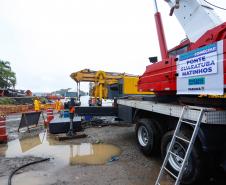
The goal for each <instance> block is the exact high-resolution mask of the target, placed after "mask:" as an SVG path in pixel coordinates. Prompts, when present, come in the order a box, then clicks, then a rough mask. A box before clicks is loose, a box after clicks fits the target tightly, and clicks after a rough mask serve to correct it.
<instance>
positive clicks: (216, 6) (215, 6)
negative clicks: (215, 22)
mask: <svg viewBox="0 0 226 185" xmlns="http://www.w3.org/2000/svg"><path fill="white" fill-rule="evenodd" d="M203 1H205V2H206V3H207V4H209V5H211V6H213V7H215V8H219V9H221V10H226V8H222V7H220V6H217V5H215V4H212V3H210V2H208V1H206V0H203Z"/></svg>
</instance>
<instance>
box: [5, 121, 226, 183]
mask: <svg viewBox="0 0 226 185" xmlns="http://www.w3.org/2000/svg"><path fill="white" fill-rule="evenodd" d="M15 118H17V117H15ZM18 124H19V123H18V120H14V121H10V122H7V129H8V131H9V135H10V140H11V141H10V142H9V143H8V145H0V164H1V165H0V184H1V185H7V180H8V176H9V174H10V172H11V171H12V170H13V169H14V168H15V167H18V166H21V165H22V164H26V163H28V162H31V161H35V160H38V159H40V158H46V157H50V158H51V160H50V161H49V162H43V163H40V164H35V165H33V166H29V167H26V168H24V169H22V170H21V171H20V172H19V173H18V174H17V175H15V176H14V177H13V184H15V185H30V184H32V185H77V184H78V185H97V184H98V185H154V183H155V180H156V178H157V175H158V172H159V169H160V164H161V160H160V158H159V157H146V156H144V155H143V154H142V153H141V152H140V151H139V150H138V148H137V146H136V140H135V133H134V127H133V126H123V127H119V126H106V127H101V128H98V127H95V128H88V129H86V130H85V133H86V134H87V135H88V137H86V138H82V139H75V140H67V141H63V142H62V141H57V140H55V139H54V138H53V137H52V136H51V135H49V134H47V133H45V129H44V128H43V126H39V127H38V128H36V129H33V130H32V132H31V133H26V132H25V133H18V132H17V127H18ZM225 182H226V181H224V180H222V179H221V180H220V181H219V182H218V181H216V180H215V179H212V180H211V181H209V182H208V183H205V185H207V184H209V185H223V184H225ZM164 184H167V185H168V184H171V183H170V179H169V178H168V179H167V180H166V181H165V183H164Z"/></svg>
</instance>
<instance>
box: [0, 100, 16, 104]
mask: <svg viewBox="0 0 226 185" xmlns="http://www.w3.org/2000/svg"><path fill="white" fill-rule="evenodd" d="M14 104H16V101H15V100H14V99H11V98H0V105H14Z"/></svg>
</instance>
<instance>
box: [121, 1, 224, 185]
mask: <svg viewBox="0 0 226 185" xmlns="http://www.w3.org/2000/svg"><path fill="white" fill-rule="evenodd" d="M153 2H154V8H155V21H156V28H157V33H158V39H159V45H160V51H161V56H162V59H161V61H157V57H151V58H150V61H151V63H152V64H150V65H149V66H147V67H146V71H145V72H144V74H143V75H142V76H140V80H139V84H138V89H139V90H140V91H153V92H155V94H156V97H157V98H156V97H155V98H150V99H149V97H148V98H147V97H141V98H136V99H131V98H129V99H123V98H121V99H118V100H117V106H118V114H119V115H118V116H119V117H120V118H122V119H124V120H128V121H132V122H133V123H135V124H136V138H137V143H138V146H139V148H140V150H141V151H142V152H143V153H144V154H146V155H152V154H154V153H156V152H159V151H160V152H161V155H162V156H163V157H164V156H165V155H166V153H167V150H168V148H169V146H170V142H171V138H172V137H173V135H174V131H175V128H176V126H177V123H178V120H179V119H181V112H182V110H183V107H184V105H182V104H181V103H178V97H179V98H181V97H182V102H183V103H184V102H186V103H189V104H193V105H196V106H197V105H198V106H199V108H202V109H204V110H205V111H204V113H203V115H202V117H201V120H200V122H201V124H200V128H199V130H198V133H197V137H196V140H195V142H194V145H193V148H192V151H191V153H190V155H189V158H188V160H187V162H186V167H185V169H184V172H183V177H182V180H181V182H182V183H183V184H192V183H194V182H197V181H199V180H200V179H202V177H203V176H206V175H207V174H208V173H210V172H211V171H212V170H213V169H214V168H215V167H217V166H219V165H221V166H222V168H223V167H224V166H225V165H223V164H226V110H225V105H226V104H225V101H224V100H225V99H224V96H223V95H224V90H225V88H226V23H222V22H221V21H220V19H219V18H218V17H217V16H216V15H215V13H214V10H213V8H212V7H211V6H209V4H207V3H205V1H198V0H165V2H166V3H168V4H169V5H170V8H171V11H170V14H173V13H174V14H175V15H176V17H177V19H178V21H179V22H180V24H181V25H182V27H183V28H184V30H185V33H186V35H187V39H185V40H184V41H183V42H181V43H180V44H179V45H178V46H176V47H174V48H173V49H171V50H168V49H167V46H166V40H165V36H164V31H163V24H162V21H161V15H160V12H159V11H158V7H157V4H156V1H155V0H153ZM200 95H202V98H201V97H200ZM203 95H205V98H203ZM216 95H217V96H216ZM209 96H214V98H210V97H209ZM162 97H163V98H164V97H167V98H166V100H167V101H164V102H163V101H161V98H162ZM172 97H173V98H172ZM185 98H187V99H185ZM147 99H148V100H147ZM175 99H176V101H175ZM200 105H201V106H202V107H200ZM206 107H208V108H206ZM209 107H211V108H209ZM125 113H126V114H125ZM198 116H199V111H198V109H188V110H187V111H186V113H185V115H184V118H183V119H186V120H190V123H192V121H193V123H195V122H196V121H197V119H198ZM192 132H193V131H192V126H191V124H190V125H189V124H187V125H183V126H182V129H181V133H180V134H181V135H182V136H183V138H188V137H189V135H190V134H191V133H192ZM187 146H188V143H187V142H186V139H184V140H176V141H175V143H174V146H173V149H172V151H173V152H174V154H177V155H173V154H172V155H170V156H169V158H168V162H167V168H168V169H170V171H171V172H172V175H175V174H178V173H179V171H180V169H181V166H182V160H181V158H183V157H184V155H185V153H186V147H187ZM225 171H226V169H225Z"/></svg>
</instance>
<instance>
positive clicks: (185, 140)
mask: <svg viewBox="0 0 226 185" xmlns="http://www.w3.org/2000/svg"><path fill="white" fill-rule="evenodd" d="M175 137H176V138H177V139H180V140H182V141H184V142H187V143H190V141H188V140H187V139H184V138H182V137H179V136H175Z"/></svg>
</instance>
